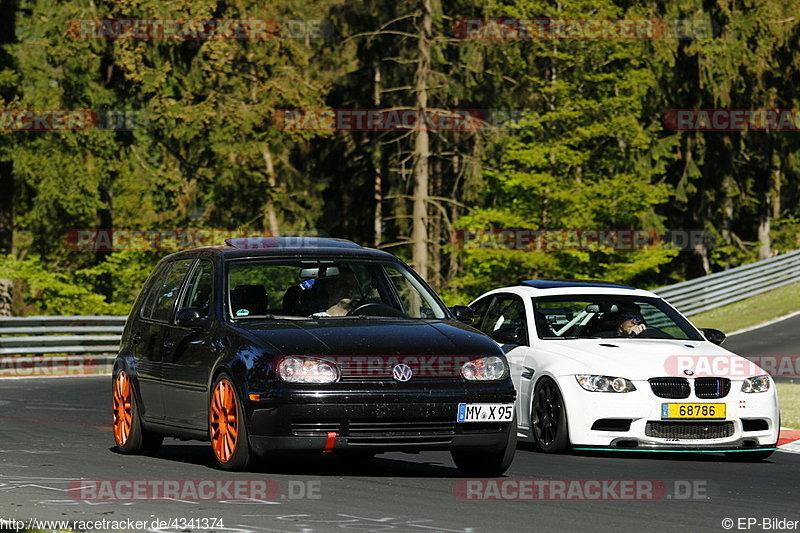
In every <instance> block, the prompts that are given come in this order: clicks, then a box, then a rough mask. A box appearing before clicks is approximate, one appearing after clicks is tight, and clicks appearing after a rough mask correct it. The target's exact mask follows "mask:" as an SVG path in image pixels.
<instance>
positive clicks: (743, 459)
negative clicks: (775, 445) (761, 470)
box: [725, 450, 775, 463]
mask: <svg viewBox="0 0 800 533" xmlns="http://www.w3.org/2000/svg"><path fill="white" fill-rule="evenodd" d="M773 453H775V450H755V451H752V452H726V453H725V457H726V458H727V459H728V460H729V461H732V462H735V463H755V462H758V461H763V460H764V459H767V458H769V457H770V456H771V455H772V454H773Z"/></svg>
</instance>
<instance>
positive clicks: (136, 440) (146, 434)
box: [111, 372, 164, 455]
mask: <svg viewBox="0 0 800 533" xmlns="http://www.w3.org/2000/svg"><path fill="white" fill-rule="evenodd" d="M123 373H124V372H117V373H116V374H114V378H113V379H112V382H111V383H112V385H111V386H112V390H111V392H112V396H113V394H114V392H115V388H116V382H117V379H119V377H120V374H123ZM129 387H130V408H131V426H130V433H129V435H128V437H127V440H126V441H125V442H124V443H123V444H120V443H119V441H117V438H116V436H115V444H116V445H117V447H116V450H117V451H118V452H119V453H122V454H125V455H141V454H144V455H157V454H158V452H159V450H160V449H161V444H162V443H163V442H164V436H163V435H160V434H158V433H153V432H151V431H147V430H146V429H144V426H143V424H142V419H141V416H140V415H139V402H138V397H137V393H136V388H135V387H134V386H133V383H130V381H129Z"/></svg>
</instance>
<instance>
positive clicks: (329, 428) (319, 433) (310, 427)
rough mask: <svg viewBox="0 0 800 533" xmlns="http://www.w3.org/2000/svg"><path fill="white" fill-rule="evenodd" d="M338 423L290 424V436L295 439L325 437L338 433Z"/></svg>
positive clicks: (339, 425) (339, 427)
mask: <svg viewBox="0 0 800 533" xmlns="http://www.w3.org/2000/svg"><path fill="white" fill-rule="evenodd" d="M340 430H341V424H339V423H338V422H292V435H294V436H296V437H327V436H328V433H330V432H335V433H339V431H340Z"/></svg>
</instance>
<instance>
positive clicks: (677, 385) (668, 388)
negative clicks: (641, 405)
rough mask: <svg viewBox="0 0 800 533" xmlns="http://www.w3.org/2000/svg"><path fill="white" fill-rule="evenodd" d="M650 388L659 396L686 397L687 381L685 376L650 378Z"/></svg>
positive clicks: (687, 395) (687, 393)
mask: <svg viewBox="0 0 800 533" xmlns="http://www.w3.org/2000/svg"><path fill="white" fill-rule="evenodd" d="M648 381H649V382H650V389H651V390H652V391H653V394H655V395H656V396H658V397H659V398H688V397H689V392H690V390H689V382H688V381H687V380H686V379H685V378H669V377H667V378H650V379H649V380H648Z"/></svg>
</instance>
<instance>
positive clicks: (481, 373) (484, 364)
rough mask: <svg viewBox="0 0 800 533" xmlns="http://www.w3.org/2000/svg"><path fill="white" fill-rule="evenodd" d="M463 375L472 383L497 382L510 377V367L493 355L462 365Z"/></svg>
mask: <svg viewBox="0 0 800 533" xmlns="http://www.w3.org/2000/svg"><path fill="white" fill-rule="evenodd" d="M461 375H462V376H464V378H465V379H468V380H470V381H497V380H500V379H505V378H506V377H508V366H506V362H505V361H503V359H502V358H501V357H497V356H496V355H491V356H489V357H482V358H480V359H473V360H472V361H467V362H466V363H464V364H463V365H461Z"/></svg>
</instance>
